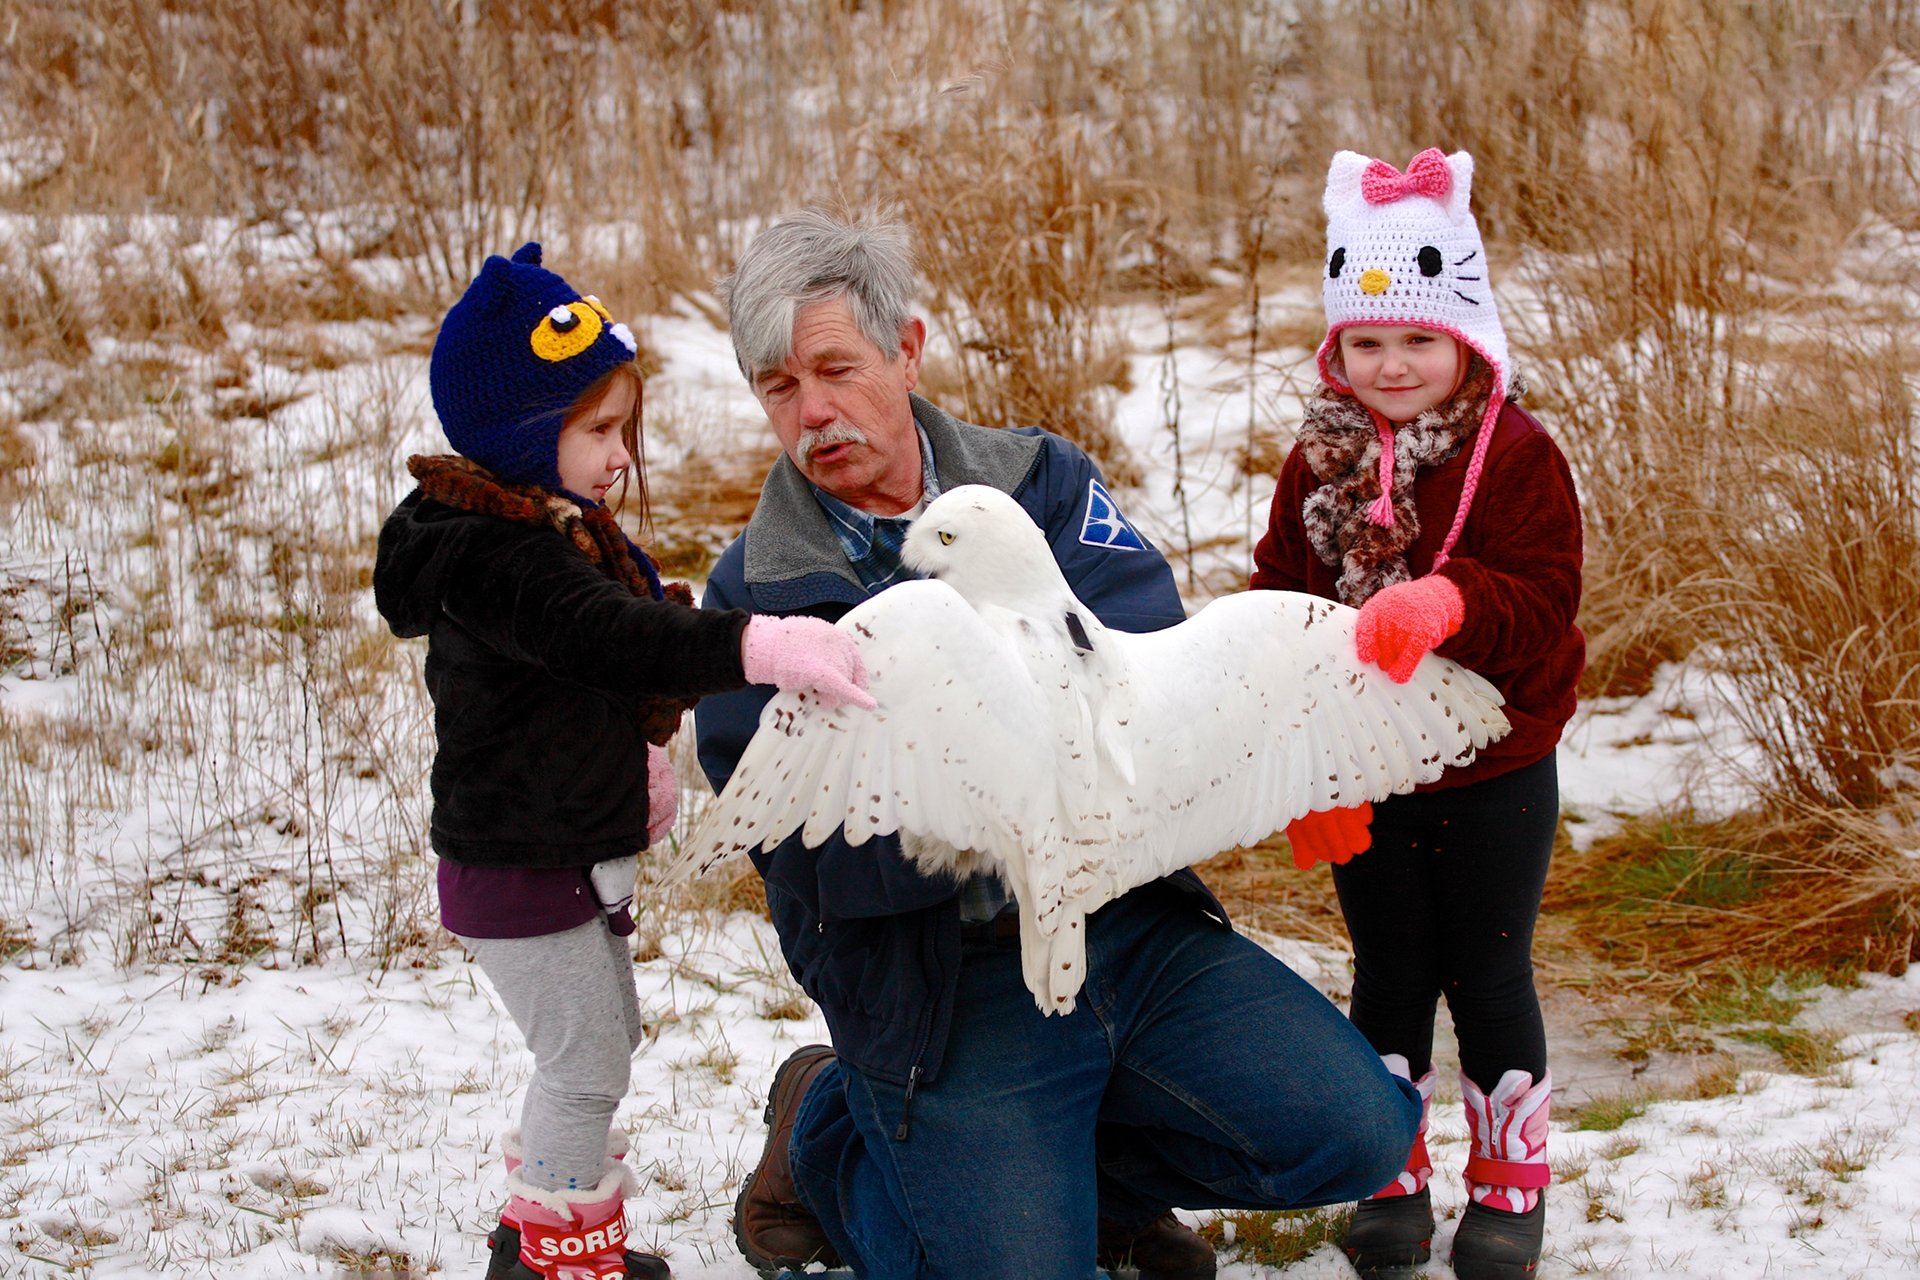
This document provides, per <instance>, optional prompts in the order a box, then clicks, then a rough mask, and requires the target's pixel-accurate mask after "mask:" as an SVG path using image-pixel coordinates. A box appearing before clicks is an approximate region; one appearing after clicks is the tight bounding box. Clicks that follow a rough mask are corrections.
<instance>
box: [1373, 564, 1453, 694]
mask: <svg viewBox="0 0 1920 1280" xmlns="http://www.w3.org/2000/svg"><path fill="white" fill-rule="evenodd" d="M1466 619H1467V602H1466V601H1464V600H1462V599H1461V598H1460V588H1458V587H1456V586H1454V585H1453V582H1452V580H1451V579H1448V578H1443V577H1441V576H1440V575H1439V574H1437V573H1431V574H1428V575H1427V576H1426V577H1424V578H1416V579H1415V580H1414V581H1412V582H1400V583H1395V584H1394V585H1393V586H1391V587H1388V588H1387V589H1386V590H1384V591H1379V592H1376V593H1375V594H1374V595H1372V596H1370V597H1369V598H1368V600H1367V602H1366V603H1365V604H1363V605H1361V606H1360V617H1359V619H1358V620H1357V621H1356V622H1355V623H1354V625H1353V648H1354V652H1356V653H1358V654H1359V655H1360V661H1362V662H1372V663H1377V664H1378V665H1379V666H1380V667H1381V668H1382V669H1384V670H1385V671H1386V673H1387V678H1388V679H1389V680H1391V681H1393V682H1394V683H1395V684H1405V683H1406V682H1407V681H1409V680H1411V679H1413V669H1414V668H1415V667H1417V666H1419V665H1420V659H1422V658H1424V657H1426V656H1427V654H1428V653H1429V652H1430V651H1431V650H1432V649H1433V648H1434V646H1436V645H1438V644H1439V643H1440V642H1441V641H1442V640H1445V639H1446V638H1447V637H1448V636H1450V635H1452V634H1453V633H1454V632H1456V631H1458V630H1459V629H1460V624H1461V623H1462V622H1465V621H1466Z"/></svg>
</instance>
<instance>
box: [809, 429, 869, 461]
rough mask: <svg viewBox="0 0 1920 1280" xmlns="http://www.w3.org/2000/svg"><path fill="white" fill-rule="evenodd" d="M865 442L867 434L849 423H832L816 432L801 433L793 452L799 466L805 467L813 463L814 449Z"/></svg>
mask: <svg viewBox="0 0 1920 1280" xmlns="http://www.w3.org/2000/svg"><path fill="white" fill-rule="evenodd" d="M866 442H867V433H866V432H864V431H862V430H861V429H860V428H858V427H856V426H854V425H853V424H852V423H851V422H833V423H829V424H828V425H827V426H824V427H821V428H820V429H818V430H817V431H803V432H801V433H800V439H799V441H798V443H796V444H795V445H794V451H795V452H796V453H798V454H799V455H800V464H801V465H802V466H805V465H807V464H808V463H810V462H812V461H813V454H814V450H816V449H824V448H826V447H827V446H828V445H832V444H865V443H866Z"/></svg>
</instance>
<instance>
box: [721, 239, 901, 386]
mask: <svg viewBox="0 0 1920 1280" xmlns="http://www.w3.org/2000/svg"><path fill="white" fill-rule="evenodd" d="M717 287H718V289H719V293H720V300H721V301H722V302H724V303H725V304H726V307H727V328H728V330H729V331H730V332H731V333H732V335H733V357H734V359H735V360H736V361H738V362H739V364H740V372H741V373H743V374H745V375H746V378H747V381H748V382H752V381H753V380H754V378H755V377H756V376H757V375H759V374H761V373H764V372H766V371H767V370H769V369H777V368H779V367H780V366H781V365H784V364H785V363H786V362H787V358H788V357H789V356H791V355H792V354H793V319H794V316H795V314H796V313H798V312H799V310H800V309H801V308H802V307H805V306H808V305H810V304H812V303H815V302H825V301H827V300H829V299H831V298H839V297H844V298H846V300H847V303H848V306H849V307H850V308H851V309H852V311H853V320H854V323H855V324H857V325H859V326H860V332H862V333H864V334H865V335H866V336H867V340H868V341H870V342H872V343H873V345H874V346H876V347H878V348H880V350H881V352H882V353H883V354H884V355H886V356H887V357H888V358H889V359H891V358H892V357H893V356H894V355H896V354H897V353H898V351H899V345H900V330H901V329H902V328H903V327H905V325H906V324H907V322H908V321H909V320H911V319H912V318H913V311H912V304H913V288H914V268H913V244H912V239H911V237H910V236H909V234H908V232H907V228H906V224H905V223H903V222H901V221H899V220H898V219H897V218H895V217H892V216H890V215H889V214H886V213H869V214H865V215H859V214H856V215H854V216H852V217H851V218H845V219H843V218H839V217H836V216H835V215H833V214H831V213H828V212H827V211H826V210H824V209H803V210H801V211H800V212H798V213H795V214H791V215H789V216H788V217H785V218H782V219H781V220H780V221H778V222H776V223H774V224H773V225H772V226H770V227H768V228H767V229H766V230H765V231H762V232H761V233H760V234H759V235H757V236H755V237H754V238H753V243H751V244H749V245H748V246H747V251H746V252H745V253H743V254H741V255H740V265H739V266H737V267H735V268H734V271H733V274H732V275H730V276H728V277H726V278H725V279H724V280H722V281H720V283H719V285H718V286H717Z"/></svg>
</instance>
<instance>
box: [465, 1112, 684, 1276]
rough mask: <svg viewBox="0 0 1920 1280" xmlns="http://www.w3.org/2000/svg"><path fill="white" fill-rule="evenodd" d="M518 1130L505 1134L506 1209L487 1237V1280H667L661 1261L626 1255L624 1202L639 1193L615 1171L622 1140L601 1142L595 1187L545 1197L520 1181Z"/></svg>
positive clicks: (623, 1170) (628, 1175)
mask: <svg viewBox="0 0 1920 1280" xmlns="http://www.w3.org/2000/svg"><path fill="white" fill-rule="evenodd" d="M519 1137H520V1134H519V1130H517V1129H516V1130H513V1131H511V1132H509V1133H508V1134H507V1139H506V1161H507V1206H506V1208H504V1209H502V1210H501V1211H500V1225H499V1226H498V1227H496V1228H495V1229H494V1230H493V1232H492V1233H491V1234H490V1235H489V1236H488V1237H487V1247H488V1249H489V1250H491V1252H492V1257H491V1259H490V1260H489V1262H488V1264H487V1275H486V1280H671V1277H672V1275H673V1272H672V1270H671V1269H670V1268H669V1267H668V1266H667V1263H666V1260H665V1259H664V1258H661V1257H659V1256H657V1255H655V1254H651V1253H636V1252H633V1251H631V1250H629V1249H627V1248H626V1237H627V1230H626V1217H625V1212H624V1211H625V1206H626V1199H627V1197H628V1196H629V1195H631V1194H633V1192H634V1191H635V1190H636V1189H637V1188H636V1186H635V1183H634V1178H633V1172H632V1170H630V1169H628V1168H627V1166H626V1165H624V1164H622V1163H620V1161H621V1159H622V1158H623V1157H624V1156H625V1155H626V1151H627V1137H626V1135H625V1134H624V1133H621V1132H619V1131H618V1130H614V1131H613V1132H612V1133H609V1134H608V1136H607V1157H608V1158H607V1163H606V1168H605V1171H604V1172H603V1174H602V1176H601V1179H600V1182H599V1183H598V1184H597V1185H596V1186H593V1187H589V1188H584V1189H581V1190H577V1191H557V1190H543V1189H539V1188H536V1187H534V1186H532V1185H531V1184H530V1183H528V1182H527V1181H526V1180H524V1179H523V1178H522V1177H521V1176H520V1172H519V1171H520V1166H521V1160H522V1157H521V1151H520V1143H519Z"/></svg>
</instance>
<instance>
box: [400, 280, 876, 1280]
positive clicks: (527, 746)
mask: <svg viewBox="0 0 1920 1280" xmlns="http://www.w3.org/2000/svg"><path fill="white" fill-rule="evenodd" d="M634 352H635V343H634V340H633V335H632V334H631V333H630V332H628V330H627V327H626V326H625V325H623V324H619V323H616V322H615V321H614V320H613V318H612V317H611V316H610V315H608V313H607V311H606V309H605V308H604V307H603V306H602V305H601V304H600V302H599V300H598V299H597V298H594V297H591V296H587V297H582V296H581V295H580V294H579V293H577V292H576V291H575V290H574V289H573V288H572V287H571V286H569V285H568V284H567V282H566V281H565V280H563V279H561V278H560V277H559V276H557V275H555V274H553V273H552V272H550V271H547V270H545V269H544V268H543V267H542V266H541V265H540V246H539V245H537V244H529V245H526V246H525V247H523V248H522V249H520V251H519V252H517V253H515V254H514V255H513V257H512V259H511V260H509V259H506V258H500V257H493V258H489V259H487V262H486V264H485V265H484V266H483V267H482V268H481V270H480V274H479V275H478V276H476V277H475V278H474V280H473V283H472V284H471V285H469V286H468V288H467V291H466V293H465V295H464V296H463V297H462V298H461V299H460V301H459V302H457V303H455V304H454V306H453V308H452V309H451V310H450V311H449V312H448V313H447V317H446V320H445V321H444V322H443V323H442V325H441V328H440V335H439V337H438V339H437V340H436V341H435V343H434V348H433V359H432V365H431V369H430V381H431V384H432V390H433V404H434V409H435V412H436V413H437V414H438V415H439V418H440V423H441V426H442V428H443V429H444V430H445V431H446V435H447V439H448V441H449V442H450V443H451V444H452V445H453V447H454V448H455V449H456V450H458V454H459V456H455V457H415V458H411V459H409V460H408V463H407V467H408V470H409V471H411V472H412V473H413V476H414V478H415V479H416V480H417V481H418V482H419V487H418V488H417V489H415V490H414V492H412V493H411V494H409V495H408V496H407V498H406V499H405V500H404V501H403V502H401V504H400V506H399V507H398V509H396V510H395V511H394V513H393V515H392V516H390V517H389V518H388V520H387V523H386V525H385V527H383V528H382V530H381V532H380V549H379V559H378V561H377V563H376V566H375V569H374V597H375V600H376V602H377V603H378V605H379V608H380V612H381V614H382V616H384V617H385V618H386V620H387V622H388V624H389V625H390V626H391V627H392V628H393V631H394V633H395V634H396V635H400V636H426V637H427V661H426V684H427V691H428V693H429V694H430V695H431V697H432V700H433V708H434V731H435V735H436V740H437V743H436V745H437V749H436V752H435V755H434V763H433V778H432V789H433V819H432V843H433V849H434V852H435V853H436V854H438V855H439V866H438V887H439V896H440V915H441V921H442V923H443V924H444V925H445V926H446V928H447V929H448V931H449V932H451V933H453V934H455V935H456V936H458V937H459V938H460V939H461V941H462V942H463V943H465V944H466V946H467V948H468V949H469V950H471V951H472V952H473V954H474V956H475V957H476V958H477V959H478V961H479V963H480V967H481V969H482V970H484V971H485V973H486V975H487V978H488V980H489V981H490V982H491V983H492V984H493V986H494V989H495V990H496V991H497V992H498V993H499V996H500V999H501V1001H502V1003H503V1004H505V1006H506V1008H507V1012H508V1013H509V1014H510V1015H511V1016H512V1018H513V1020H514V1023H515V1025H517V1026H518V1027H519V1028H520V1031H521V1033H522V1034H523V1035H525V1036H526V1039H527V1047H528V1048H529V1049H530V1050H531V1051H532V1053H533V1055H534V1074H533V1078H532V1080H531V1081H530V1082H529V1083H528V1086H527V1092H526V1098H525V1100H524V1103H523V1106H522V1109H521V1115H520V1125H519V1128H518V1130H516V1131H512V1132H509V1133H508V1135H507V1139H506V1144H505V1146H506V1164H507V1190H508V1203H507V1207H506V1209H505V1210H504V1211H503V1212H502V1214H501V1222H500V1226H499V1228H498V1229H496V1230H495V1231H494V1232H493V1233H492V1234H491V1235H490V1236H489V1239H488V1243H489V1246H490V1248H491V1249H492V1255H493V1256H492V1260H491V1263H490V1265H489V1266H488V1268H487V1275H488V1277H489V1280H509V1278H512V1280H529V1278H531V1277H546V1278H548V1280H612V1278H613V1277H623V1276H644V1277H662V1276H667V1275H668V1274H669V1271H668V1268H667V1264H666V1263H665V1262H664V1261H663V1260H661V1259H660V1258H658V1257H656V1256H654V1255H651V1254H642V1253H634V1252H628V1251H627V1250H626V1249H625V1248H624V1240H625V1234H626V1232H625V1224H624V1220H623V1215H622V1204H623V1201H624V1200H625V1197H626V1196H627V1195H628V1194H629V1193H630V1192H631V1191H632V1189H633V1184H632V1175H631V1174H630V1173H629V1172H628V1171H627V1167H626V1166H625V1165H624V1164H623V1163H621V1162H620V1160H619V1159H618V1157H619V1155H620V1154H622V1153H623V1152H624V1150H625V1147H626V1140H625V1137H624V1135H615V1134H614V1133H613V1130H612V1122H613V1115H614V1111H615V1109H616V1108H617V1107H618V1106H619V1103H620V1099H621V1097H622V1096H623V1095H624V1094H625V1093H626V1090H627V1085H628V1083H629V1079H630V1068H631V1060H632V1054H633V1051H634V1050H635V1049H636V1048H638V1047H639V1045H640V1041H641V1021H640V1008H639V1000H638V996H637V994H636V991H635V988H634V980H633V964H632V959H631V955H630V952H629V950H628V944H627V942H626V937H627V936H628V935H631V934H632V932H633V921H632V917H631V915H630V914H629V913H628V907H629V905H630V904H631V902H632V899H633V892H634V878H635V870H636V867H635V854H636V852H637V851H638V850H640V849H642V848H645V847H646V846H647V845H648V844H649V843H650V842H651V841H653V840H656V839H659V838H660V837H661V836H662V835H663V834H664V833H665V832H666V831H667V829H668V828H669V827H671V825H672V823H673V816H674V807H675V797H676V795H677V791H678V788H677V786H676V784H675V782H674V778H673V771H672V769H671V767H670V766H669V764H668V761H667V755H666V751H665V749H664V748H665V744H666V742H667V740H668V739H669V738H670V737H672V735H673V732H674V730H675V728H676V727H677V726H678V724H679V720H680V714H681V712H682V711H684V710H685V709H686V708H687V707H688V706H690V705H692V701H693V700H695V699H697V698H699V697H700V696H701V695H702V694H707V693H717V692H723V691H727V690H732V689H738V688H741V687H742V686H744V685H747V684H773V685H778V686H780V687H782V688H799V689H809V690H812V691H813V692H814V693H815V695H816V696H818V697H820V698H822V699H823V700H825V701H827V702H828V703H829V704H830V705H835V704H838V703H841V702H848V701H852V702H858V703H860V704H862V705H866V706H871V705H872V702H871V699H869V698H868V697H867V695H866V694H865V693H864V692H863V691H862V688H863V686H864V684H865V671H864V670H863V669H862V668H861V665H860V658H859V654H858V651H857V650H856V649H855V648H854V646H853V642H852V640H851V638H850V637H849V636H847V635H846V633H844V632H842V631H840V630H839V629H837V628H835V627H834V626H832V625H831V624H829V623H826V622H823V621H821V620H819V619H816V618H770V617H756V618H751V619H749V617H748V616H747V615H746V614H745V613H744V612H739V611H732V612H713V611H702V610H698V609H694V608H691V607H688V606H690V605H691V604H692V596H691V594H690V592H689V591H688V590H687V588H686V586H685V585H684V584H681V583H672V584H663V583H662V582H661V581H660V577H659V574H658V572H657V571H656V569H655V566H654V565H653V562H652V561H651V560H649V559H648V558H647V555H646V553H645V552H643V551H641V550H640V549H639V548H638V547H636V546H634V545H633V543H631V542H630V541H628V540H627V537H626V535H625V534H624V533H623V532H622V531H621V529H620V526H619V525H618V523H616V521H615V520H614V517H613V514H612V512H611V511H609V509H608V507H607V505H606V499H607V496H608V494H609V493H610V492H611V491H612V490H613V489H614V488H615V487H616V486H618V488H619V489H620V496H621V497H624V495H625V492H626V489H627V487H628V484H629V482H638V487H639V492H640V494H641V499H642V502H643V504H644V500H645V485H644V481H643V480H642V479H641V478H640V477H639V475H638V474H637V472H636V470H635V468H634V464H633V460H634V459H635V458H636V457H638V456H639V453H640V450H639V419H640V412H639V409H640V374H639V371H638V368H637V367H636V366H635V365H634V363H633V356H634ZM617 500H618V499H616V501H617Z"/></svg>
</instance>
